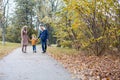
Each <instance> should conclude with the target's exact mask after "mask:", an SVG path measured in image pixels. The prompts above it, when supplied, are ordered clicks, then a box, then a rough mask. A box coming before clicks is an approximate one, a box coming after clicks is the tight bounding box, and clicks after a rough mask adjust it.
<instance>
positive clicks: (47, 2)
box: [35, 0, 63, 44]
mask: <svg viewBox="0 0 120 80" xmlns="http://www.w3.org/2000/svg"><path fill="white" fill-rule="evenodd" d="M35 1H36V8H35V10H36V15H37V16H38V18H39V21H40V22H41V23H44V24H45V25H46V27H47V29H48V31H49V41H50V44H52V43H56V38H55V37H54V36H53V35H54V33H55V32H54V28H53V26H54V24H53V23H54V21H55V19H56V18H57V16H56V15H55V14H56V12H59V11H60V10H61V9H62V6H63V2H62V0H35Z"/></svg>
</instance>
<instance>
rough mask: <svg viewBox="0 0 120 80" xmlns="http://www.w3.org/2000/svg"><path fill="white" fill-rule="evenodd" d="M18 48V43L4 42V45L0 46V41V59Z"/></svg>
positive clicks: (0, 43)
mask: <svg viewBox="0 0 120 80" xmlns="http://www.w3.org/2000/svg"><path fill="white" fill-rule="evenodd" d="M19 46H20V44H18V43H10V42H6V43H5V45H2V42H1V41H0V59H1V58H3V57H4V56H6V55H8V54H9V53H10V52H11V51H13V50H14V49H16V48H18V47H19Z"/></svg>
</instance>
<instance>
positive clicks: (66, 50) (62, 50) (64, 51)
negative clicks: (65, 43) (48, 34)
mask: <svg viewBox="0 0 120 80" xmlns="http://www.w3.org/2000/svg"><path fill="white" fill-rule="evenodd" d="M48 52H50V53H51V54H56V55H57V54H66V55H77V54H78V53H79V51H76V50H75V49H70V48H60V47H48Z"/></svg>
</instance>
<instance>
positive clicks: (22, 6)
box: [13, 0, 35, 27]
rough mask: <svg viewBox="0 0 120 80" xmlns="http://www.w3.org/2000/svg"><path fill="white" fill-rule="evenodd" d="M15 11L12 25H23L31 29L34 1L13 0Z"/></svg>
mask: <svg viewBox="0 0 120 80" xmlns="http://www.w3.org/2000/svg"><path fill="white" fill-rule="evenodd" d="M15 2H16V11H15V16H14V20H13V23H14V24H15V26H17V27H22V26H24V25H27V26H30V27H33V23H32V22H33V17H34V10H33V8H34V5H35V4H34V1H33V0H15Z"/></svg>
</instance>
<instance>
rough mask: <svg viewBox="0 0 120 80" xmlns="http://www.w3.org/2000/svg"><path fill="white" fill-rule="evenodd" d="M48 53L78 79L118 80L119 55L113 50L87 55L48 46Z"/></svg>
mask: <svg viewBox="0 0 120 80" xmlns="http://www.w3.org/2000/svg"><path fill="white" fill-rule="evenodd" d="M48 52H49V55H51V56H52V57H54V58H55V59H56V60H57V61H58V62H60V63H61V64H63V66H64V67H65V68H66V69H67V70H68V71H69V72H70V73H72V75H73V78H78V79H80V80H120V56H118V55H117V54H118V53H116V54H115V52H108V54H106V55H102V56H99V57H98V56H95V55H88V54H87V53H86V54H85V53H84V52H82V51H76V50H72V49H67V48H57V47H49V48H48Z"/></svg>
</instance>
